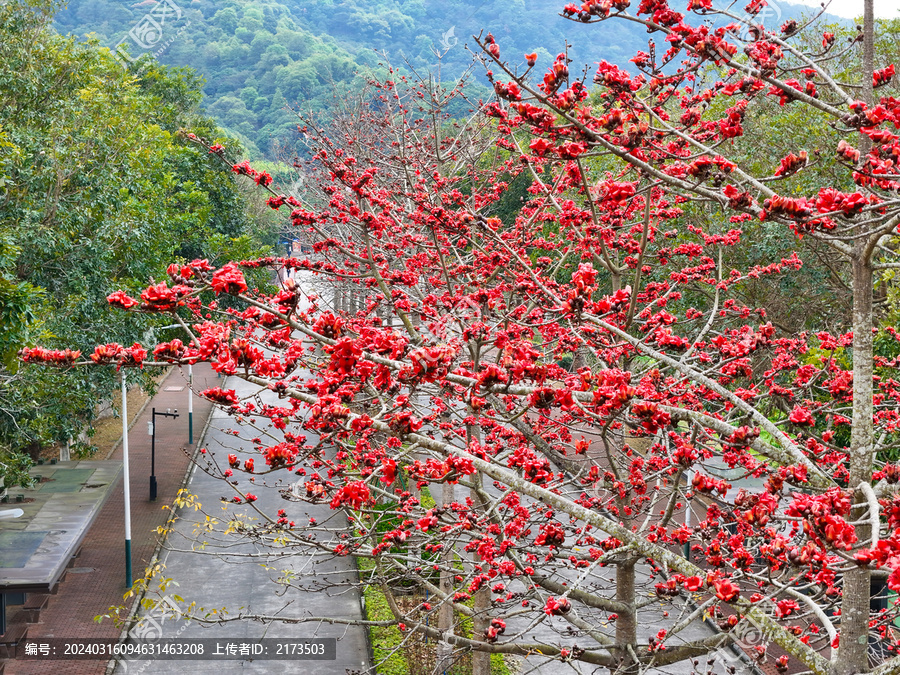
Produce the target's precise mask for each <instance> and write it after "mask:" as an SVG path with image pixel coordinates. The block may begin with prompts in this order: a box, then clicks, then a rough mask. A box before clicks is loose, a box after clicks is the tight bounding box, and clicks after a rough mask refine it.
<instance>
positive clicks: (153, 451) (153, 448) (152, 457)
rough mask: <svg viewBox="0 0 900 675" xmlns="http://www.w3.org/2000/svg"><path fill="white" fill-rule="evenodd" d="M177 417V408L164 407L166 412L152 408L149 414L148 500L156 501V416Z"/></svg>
mask: <svg viewBox="0 0 900 675" xmlns="http://www.w3.org/2000/svg"><path fill="white" fill-rule="evenodd" d="M157 415H158V416H160V417H172V418H175V417H178V408H175V412H170V411H169V409H168V408H167V409H166V412H156V408H153V409H152V411H151V415H150V419H151V422H150V429H149V431H150V501H151V502H155V501H156V417H157Z"/></svg>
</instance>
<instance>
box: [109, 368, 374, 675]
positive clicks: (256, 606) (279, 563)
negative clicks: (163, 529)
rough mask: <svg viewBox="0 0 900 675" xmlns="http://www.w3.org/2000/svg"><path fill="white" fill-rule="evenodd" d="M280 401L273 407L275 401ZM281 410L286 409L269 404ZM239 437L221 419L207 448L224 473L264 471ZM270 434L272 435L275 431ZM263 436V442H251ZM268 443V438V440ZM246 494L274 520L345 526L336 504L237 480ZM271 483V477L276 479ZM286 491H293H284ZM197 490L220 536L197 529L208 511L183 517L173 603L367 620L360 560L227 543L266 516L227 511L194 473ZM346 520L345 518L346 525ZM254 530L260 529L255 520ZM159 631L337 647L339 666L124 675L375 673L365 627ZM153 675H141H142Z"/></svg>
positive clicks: (168, 563) (147, 666) (168, 564)
mask: <svg viewBox="0 0 900 675" xmlns="http://www.w3.org/2000/svg"><path fill="white" fill-rule="evenodd" d="M222 386H225V387H227V388H232V389H235V390H236V391H237V392H238V396H239V397H241V398H244V397H246V396H252V395H254V394H256V393H259V394H260V396H261V398H262V399H263V400H269V397H268V395H269V394H270V392H268V391H267V390H265V389H264V390H262V391H261V392H260V390H259V387H257V386H255V385H251V384H248V383H246V382H244V381H243V380H240V379H239V378H229V379H228V381H227V384H223V385H222ZM272 398H273V399H274V397H272ZM269 402H270V403H274V404H277V399H274V400H269ZM233 428H234V429H237V428H238V427H236V426H235V424H234V420H233V419H232V418H231V417H230V416H228V415H226V414H225V413H224V412H222V411H219V410H216V411H214V412H213V415H212V419H211V422H210V425H209V428H208V431H207V434H206V437H205V439H204V441H203V446H204V447H206V448H207V452H208V455H207V456H212V457H214V458H215V460H216V461H217V462H219V464H220V466H223V467H227V462H228V460H227V455H228V454H230V453H233V454H235V455H237V456H238V458H239V461H240V462H241V463H243V461H244V459H246V458H250V457H253V458H254V460H255V462H256V469H257V471H259V470H260V468H264V467H265V464H264V461H263V459H262V457H261V456H260V455H259V453H258V452H255V451H254V450H253V444H252V442H251V441H249V440H247V439H245V438H244V436H246V434H247V432H246V430H245V431H244V432H243V433H242V434H241V437H237V436H235V435H234V434H232V433H230V430H231V429H233ZM268 431H272V430H271V429H269V430H268ZM251 433H256V432H251ZM259 435H260V436H262V435H263V432H262V431H260V432H259ZM310 442H314V439H310ZM278 475H279V476H281V477H282V480H284V479H285V478H286V479H287V480H288V481H290V479H291V474H289V473H288V472H279V474H278ZM234 478H235V479H237V480H238V487H239V488H240V489H242V490H243V491H249V492H252V493H253V494H255V495H257V496H258V501H257V502H256V505H258V506H259V508H260V509H261V510H262V511H264V512H266V513H268V514H272V515H274V514H275V512H276V511H277V510H278V509H285V510H286V512H287V517H288V518H289V519H291V520H294V521H295V522H296V523H297V524H298V525H300V524H302V523H308V522H309V519H310V518H311V517H312V518H316V519H317V521H319V522H320V523H322V522H325V521H327V520H328V519H329V518H335V517H339V516H337V514H336V513H335V512H334V511H332V510H331V509H330V507H329V506H328V504H327V503H324V504H317V505H309V504H305V503H302V502H292V501H288V500H285V499H283V498H282V497H281V496H280V494H279V491H278V490H277V489H274V487H273V486H272V485H269V486H263V485H261V484H260V483H261V482H262V480H261V479H257V480H256V482H255V483H254V482H251V476H249V475H248V474H247V473H244V472H242V471H236V472H235V476H234ZM270 480H271V477H270ZM280 487H281V488H287V487H289V484H288V483H282V484H281V485H280ZM188 490H189V491H190V492H191V493H192V494H194V495H196V498H197V501H199V502H200V504H201V505H202V512H206V513H207V514H209V515H211V516H213V517H216V518H218V519H219V521H220V522H219V524H218V525H217V527H216V531H215V532H201V531H199V530H198V529H197V527H196V526H197V524H198V523H202V522H204V521H205V518H206V517H205V516H204V515H203V513H202V512H200V511H195V510H192V509H183V510H181V512H180V513H179V516H180V518H179V520H178V521H177V522H176V524H175V531H174V532H172V533H171V534H170V535H169V537H168V539H167V541H166V544H165V546H164V549H163V552H162V554H161V558H160V559H161V562H162V563H163V564H164V565H165V571H164V576H165V577H170V578H172V579H173V580H174V581H175V582H177V584H178V586H177V587H175V586H172V587H170V588H169V589H168V591H167V592H168V594H169V595H170V596H171V595H174V594H178V595H180V596H181V597H183V598H184V600H185V601H186V602H196V603H197V605H199V606H202V607H204V608H207V609H212V608H216V609H220V608H226V609H227V611H228V615H227V616H228V617H236V616H237V615H239V614H241V613H244V614H247V613H249V614H261V615H267V616H272V615H278V616H284V617H296V618H300V619H302V618H308V617H340V618H347V619H360V618H361V617H362V611H361V607H360V597H359V593H358V592H357V590H356V588H355V582H356V580H357V572H356V567H355V563H354V561H353V559H352V558H340V559H334V558H329V557H322V558H321V560H320V559H317V558H316V559H314V558H312V557H311V556H310V554H309V553H307V552H293V551H291V550H290V549H288V548H280V549H272V548H270V547H266V546H259V545H257V544H255V543H253V542H252V541H250V540H249V539H248V537H247V536H245V535H242V534H230V535H226V534H224V533H223V530H224V529H225V528H224V525H225V524H227V523H228V521H229V520H231V519H236V518H240V519H241V520H243V521H244V522H251V521H250V520H249V519H250V518H258V515H257V514H256V513H255V512H254V511H253V510H252V509H251V508H250V507H248V506H247V505H234V504H231V505H229V504H226V503H225V502H223V497H224V498H227V499H230V498H232V497H234V496H235V494H236V493H235V492H234V490H232V489H231V487H230V486H229V485H227V484H226V483H225V482H224V481H223V480H221V479H218V478H215V477H214V476H212V475H209V474H207V473H206V472H205V471H203V470H202V469H200V468H195V469H194V471H193V473H192V475H191V478H190V481H189V483H188ZM340 517H342V516H340ZM255 522H258V520H256V521H255ZM285 570H289V571H290V573H291V574H293V575H294V578H293V586H292V587H291V588H289V589H287V590H285V589H284V587H283V586H280V585H279V584H278V583H276V581H274V580H277V579H278V578H279V577H281V576H282V575H283V574H284V571H285ZM150 619H152V621H151V622H150V623H148V624H145V626H150V627H151V628H152V631H151V632H155V633H156V634H158V635H161V636H162V637H179V638H223V639H241V638H257V637H270V638H311V637H334V638H337V658H336V660H334V661H284V660H259V659H257V660H251V659H243V660H241V659H233V660H226V661H222V660H206V661H199V660H192V661H184V660H180V661H175V660H172V661H167V660H157V661H154V662H152V663H146V662H131V663H125V664H119V666H118V667H117V669H116V670H115V672H116V673H126V672H127V673H133V672H148V673H154V675H157V674H158V675H166V674H168V673H172V674H173V675H174V674H176V673H177V674H178V675H180V674H181V673H184V672H186V670H189V671H190V672H191V673H229V674H230V673H304V674H309V675H313V674H321V675H331V674H334V675H345V673H347V672H348V670H349V671H351V672H352V671H365V670H367V669H368V668H369V656H368V654H369V652H368V644H367V638H366V631H365V629H364V628H361V627H358V626H345V625H328V624H325V623H322V622H318V621H315V622H304V623H282V622H271V623H268V624H266V623H262V622H251V621H244V620H240V621H234V622H226V623H224V624H221V625H212V626H204V625H200V624H197V623H185V622H183V621H177V620H175V619H173V618H167V619H165V618H163V617H162V616H160V615H159V613H158V612H157V613H156V614H155V615H154V614H153V613H151V615H150ZM142 667H143V668H144V670H143V671H142V670H141V668H142Z"/></svg>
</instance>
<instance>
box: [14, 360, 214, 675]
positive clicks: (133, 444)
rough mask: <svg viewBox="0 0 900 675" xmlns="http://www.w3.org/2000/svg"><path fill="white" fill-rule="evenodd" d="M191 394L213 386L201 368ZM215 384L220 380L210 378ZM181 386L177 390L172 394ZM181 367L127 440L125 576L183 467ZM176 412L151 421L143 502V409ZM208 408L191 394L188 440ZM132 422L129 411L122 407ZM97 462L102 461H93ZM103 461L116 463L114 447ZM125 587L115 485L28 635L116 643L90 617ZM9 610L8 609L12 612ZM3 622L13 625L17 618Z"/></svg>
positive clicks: (78, 668) (90, 670)
mask: <svg viewBox="0 0 900 675" xmlns="http://www.w3.org/2000/svg"><path fill="white" fill-rule="evenodd" d="M193 371H194V391H202V390H204V389H206V388H208V387H212V386H218V385H217V376H216V374H215V373H214V372H213V371H212V369H211V367H210V366H209V365H208V364H198V365H196V366H194V368H193ZM218 384H221V380H218ZM179 387H183V388H182V389H181V390H180V391H176V389H178V388H179ZM187 397H188V390H187V368H184V372H183V373H182V370H181V369H179V368H173V369H172V370H171V371H170V373H169V374H168V376H167V377H166V378H165V380H164V381H163V382H162V384H161V385H160V387H159V391H158V392H157V394H156V396H154V397H153V399H152V400H151V401H150V402H149V403H148V404H147V406H146V407H145V408H144V409H143V410H142V411H141V412H140V415H139V416H138V418H137V420H136V422H135V423H134V425H133V426H132V427H131V431H130V433H129V435H128V441H129V444H128V445H129V464H130V473H131V481H130V484H131V537H132V558H133V575H134V578H135V579H138V578H140V577H141V576H142V575H143V571H144V568H145V567H146V565H147V564H148V563H149V562H150V560H151V558H152V557H153V553H154V551H155V550H156V546H157V541H158V535H157V533H156V528H157V527H159V526H161V525H164V524H165V522H166V520H167V518H168V514H169V512H168V511H167V510H165V509H163V508H162V507H163V506H164V505H166V504H169V503H171V501H172V499H173V498H174V496H175V494H176V493H177V492H178V489H179V488H180V487H181V485H182V482H183V480H184V477H185V475H186V472H187V470H188V468H189V466H190V456H189V455H190V453H192V452H193V447H194V446H190V445H188V415H187V409H188V400H187ZM154 407H155V408H156V410H157V411H165V410H166V409H167V408H172V409H173V410H174V409H176V408H177V409H178V413H179V417H178V418H176V419H171V418H165V417H158V416H157V420H156V422H157V424H156V479H157V484H158V499H157V501H156V502H150V501H149V484H150V479H149V477H150V436H149V435H148V433H147V423H148V422H149V421H150V418H151V409H152V408H154ZM211 410H212V403H211V402H209V401H207V400H205V399H202V398H200V397H198V396H194V442H195V445H196V444H197V443H198V442H199V441H200V440H201V439H200V435H201V433H202V431H203V429H204V427H205V425H206V421H207V419H208V418H209V415H210V412H211ZM128 412H129V416H131V417H132V418H133V417H134V415H135V414H136V413H137V411H134V410H129V411H128ZM98 459H104V458H101V457H98ZM109 459H117V460H121V459H122V445H121V443H120V444H119V446H118V447H117V448H116V449H115V451H114V452H113V453H112V455H110V456H109ZM126 590H127V589H126V587H125V522H124V497H123V486H122V484H121V483H120V484H119V486H118V487H117V488H116V489H115V491H114V492H113V493H112V495H110V498H109V500H108V501H107V503H106V505H105V506H104V507H103V510H102V511H101V512H100V514H99V516H98V517H97V520H96V521H95V522H94V525H93V526H92V527H91V529H90V530H89V531H88V533H87V535H86V537H85V540H84V544H83V545H82V548H81V554H80V555H79V556H78V558H77V559H76V561H75V564H74V567H73V568H72V569H70V570H69V571H68V574H67V576H66V578H65V580H64V581H63V582H62V583H61V584H60V585H59V592H58V594H57V595H53V596H50V602H49V604H48V606H47V607H46V608H45V609H44V610H43V611H42V612H41V614H40V623H37V624H31V625H29V627H28V637H29V639H32V638H41V637H57V638H117V637H118V636H119V634H120V632H121V630H120V629H119V628H116V626H115V624H114V623H113V621H111V620H109V619H104V620H103V621H102V622H101V623H97V622H95V621H94V617H95V616H97V615H99V614H104V613H106V611H107V610H108V609H109V607H111V606H113V605H122V604H123V602H124V601H123V595H124V593H125V591H126ZM11 609H13V610H14V609H15V608H14V607H13V608H11ZM10 620H11V621H10V622H11V623H14V622H16V621H17V620H19V621H21V620H22V617H21V615H20V614H18V615H13V616H11V617H10ZM106 666H107V660H106V659H103V660H98V661H47V662H44V663H41V662H38V661H28V662H25V661H14V660H13V661H8V662H7V663H6V669H5V670H4V671H3V673H4V675H49V674H51V673H61V672H65V673H66V675H102V674H103V673H105V672H106Z"/></svg>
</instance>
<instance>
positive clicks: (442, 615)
mask: <svg viewBox="0 0 900 675" xmlns="http://www.w3.org/2000/svg"><path fill="white" fill-rule="evenodd" d="M452 502H453V484H452V483H444V485H443V489H442V492H441V503H442V505H443V506H447V505H449V504H451V503H452ZM442 554H443V555H442V556H441V562H442V569H441V581H440V587H441V592H442V593H444V594H445V596H449V597H448V598H447V599H446V600H444V601H443V602H442V603H441V607H440V610H439V611H438V630H439V631H441V632H442V633H444V635H446V636H449V635H453V603H452V602H451V598H452V597H453V572H452V570H453V563H454V548H453V546H445V547H444V549H443V551H442ZM451 666H453V646H452V645H450V644H448V643H447V640H446V639H444V640H441V641H440V642H438V645H437V663H436V664H435V668H434V669H435V672H436V673H438V674H439V675H440V674H441V673H444V672H446V671H448V670H450V668H451Z"/></svg>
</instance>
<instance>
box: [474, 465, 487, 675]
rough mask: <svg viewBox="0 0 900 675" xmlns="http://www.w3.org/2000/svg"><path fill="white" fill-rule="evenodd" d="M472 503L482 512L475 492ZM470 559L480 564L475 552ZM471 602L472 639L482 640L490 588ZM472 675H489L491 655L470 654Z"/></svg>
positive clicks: (480, 481) (481, 590)
mask: <svg viewBox="0 0 900 675" xmlns="http://www.w3.org/2000/svg"><path fill="white" fill-rule="evenodd" d="M474 477H475V479H476V482H477V484H478V485H481V484H483V482H484V478H483V476H482V473H481V472H480V471H479V472H478V473H477V474H475V476H474ZM472 502H473V503H474V504H476V505H477V506H476V508H477V509H478V511H479V513H480V512H482V511H483V509H482V508H481V496H480V495H479V494H478V492H477V491H475V490H472ZM472 559H473V560H474V562H475V564H476V565H478V564H480V563H481V562H482V561H481V556H479V555H478V552H477V551H475V552H474V553H472ZM473 601H474V603H473V606H472V609H473V610H474V611H475V616H474V618H473V620H472V639H474V640H482V639H484V633H485V631H486V630H487V629H488V628H489V627H490V625H491V620H490V611H491V587H490V586H489V585H488V584H485V585H484V586H482V587H481V588H479V589H478V590H477V591H476V592H475V595H474V596H473ZM472 675H491V655H490V654H489V653H488V652H472Z"/></svg>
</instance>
